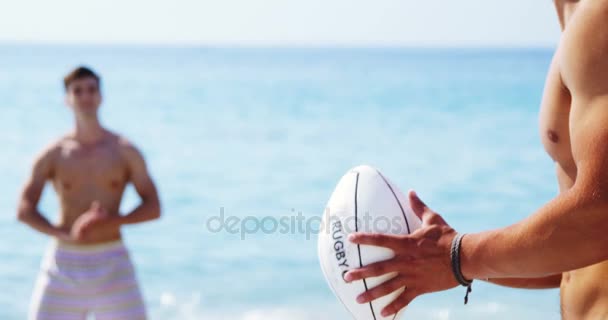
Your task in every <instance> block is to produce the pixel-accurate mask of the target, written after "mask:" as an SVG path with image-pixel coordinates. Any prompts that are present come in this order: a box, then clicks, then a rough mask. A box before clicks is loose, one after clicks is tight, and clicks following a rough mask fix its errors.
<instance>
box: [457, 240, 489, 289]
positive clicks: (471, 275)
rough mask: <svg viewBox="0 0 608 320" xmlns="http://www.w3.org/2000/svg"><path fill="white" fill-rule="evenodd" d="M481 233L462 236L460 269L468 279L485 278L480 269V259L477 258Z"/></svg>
mask: <svg viewBox="0 0 608 320" xmlns="http://www.w3.org/2000/svg"><path fill="white" fill-rule="evenodd" d="M479 238H480V237H479V234H476V233H474V234H467V235H466V236H465V237H464V238H462V242H461V247H460V270H461V272H462V275H463V276H464V277H465V279H467V280H473V279H484V278H485V277H484V276H483V275H481V272H480V270H478V269H479V265H480V264H479V259H478V258H477V246H478V244H479V241H480V240H479Z"/></svg>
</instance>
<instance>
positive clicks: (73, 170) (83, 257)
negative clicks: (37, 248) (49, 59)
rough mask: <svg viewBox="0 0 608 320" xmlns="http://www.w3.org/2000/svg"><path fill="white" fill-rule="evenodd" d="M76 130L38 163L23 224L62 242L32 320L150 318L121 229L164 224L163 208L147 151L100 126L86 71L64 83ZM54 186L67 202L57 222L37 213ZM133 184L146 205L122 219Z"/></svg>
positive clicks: (51, 256) (43, 276) (96, 92)
mask: <svg viewBox="0 0 608 320" xmlns="http://www.w3.org/2000/svg"><path fill="white" fill-rule="evenodd" d="M64 84H65V89H66V99H65V101H66V104H67V105H68V106H69V107H70V108H71V109H72V111H73V112H74V116H75V117H74V118H75V129H74V131H73V132H71V133H69V134H67V135H66V136H64V137H63V138H61V139H59V140H58V141H56V142H54V143H52V144H51V145H50V146H49V147H48V148H46V149H45V150H44V151H43V152H42V153H41V154H40V155H39V156H38V157H37V159H36V160H35V163H34V166H33V170H32V173H31V175H30V177H29V179H28V180H27V182H26V183H25V186H24V188H23V192H22V194H21V199H20V202H19V209H18V219H19V220H20V221H22V222H23V223H26V224H27V225H29V226H30V227H32V228H34V229H36V230H38V231H39V232H42V233H44V234H47V235H49V236H51V237H53V238H54V239H55V241H53V244H52V246H51V247H50V248H49V250H48V251H47V253H46V256H45V258H44V259H43V263H42V268H41V273H40V276H39V278H38V281H37V284H36V289H35V292H34V295H33V298H32V303H31V308H30V319H62V320H64V319H65V320H70V319H83V320H84V319H86V316H87V314H89V313H94V314H95V318H96V319H97V320H104V319H125V320H126V319H145V318H146V312H145V307H144V304H143V300H142V296H141V294H140V291H139V286H138V283H137V280H136V277H135V272H134V268H133V265H132V264H131V261H130V259H129V254H128V251H127V250H126V248H125V246H124V245H123V243H122V241H121V232H120V227H121V226H122V225H124V224H132V223H139V222H144V221H149V220H153V219H157V218H159V216H160V203H159V199H158V196H157V192H156V187H155V186H154V183H153V182H152V179H151V178H150V176H149V175H148V171H147V169H146V164H145V162H144V158H143V157H142V155H141V153H140V152H139V151H138V150H137V149H136V148H135V146H133V145H132V144H131V143H130V142H129V141H127V140H126V139H125V138H123V137H120V136H118V135H116V134H114V133H112V132H110V131H108V130H106V129H104V128H103V127H102V126H101V124H100V123H99V120H98V117H97V111H98V108H99V106H100V104H101V93H100V78H99V77H98V76H97V75H96V74H95V73H94V72H93V71H91V70H89V69H87V68H84V67H81V68H77V69H76V70H74V71H72V72H71V73H70V74H68V75H67V76H66V78H65V79H64ZM47 181H51V182H52V184H53V186H54V188H55V191H56V193H57V195H58V196H59V202H60V204H61V211H60V215H59V221H58V222H57V223H56V224H51V223H50V222H49V221H48V220H47V219H46V218H45V217H44V216H43V215H42V214H41V213H40V212H39V211H38V209H37V206H38V201H39V199H40V196H41V194H42V190H43V188H44V186H45V183H46V182H47ZM128 183H132V184H133V185H134V187H135V189H136V190H137V193H138V194H139V196H140V197H141V200H142V202H141V204H140V205H139V206H138V207H137V208H136V209H135V210H133V211H132V212H131V213H128V214H125V215H121V214H120V213H119V208H120V202H121V199H122V195H123V191H124V190H125V187H126V185H127V184H128Z"/></svg>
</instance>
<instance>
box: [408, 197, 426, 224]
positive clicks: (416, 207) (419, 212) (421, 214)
mask: <svg viewBox="0 0 608 320" xmlns="http://www.w3.org/2000/svg"><path fill="white" fill-rule="evenodd" d="M408 196H409V200H410V206H411V207H412V210H413V211H414V213H415V214H416V216H418V218H419V219H420V220H421V221H424V220H425V216H427V215H429V214H430V213H432V212H431V209H429V207H427V206H426V204H425V203H424V202H422V200H420V198H419V197H418V195H417V194H416V191H414V190H410V192H409V194H408Z"/></svg>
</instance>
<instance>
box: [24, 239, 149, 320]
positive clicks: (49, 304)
mask: <svg viewBox="0 0 608 320" xmlns="http://www.w3.org/2000/svg"><path fill="white" fill-rule="evenodd" d="M90 314H93V315H94V316H95V319H96V320H108V319H113V320H122V319H129V320H136V319H146V310H145V306H144V303H143V299H142V295H141V293H140V290H139V285H138V283H137V279H136V276H135V270H134V268H133V264H132V263H131V259H130V257H129V252H128V251H127V249H126V247H125V246H124V244H123V243H122V241H120V240H119V241H114V242H109V243H103V244H96V245H82V246H80V245H67V244H63V243H57V242H53V243H52V244H51V246H50V247H49V249H48V250H47V252H46V254H45V257H44V258H43V261H42V266H41V271H40V275H39V276H38V280H37V282H36V287H35V289H34V294H33V297H32V302H31V306H30V315H29V319H31V320H72V319H74V320H76V319H78V320H84V319H86V318H87V316H88V315H90Z"/></svg>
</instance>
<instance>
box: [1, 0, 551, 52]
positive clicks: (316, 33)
mask: <svg viewBox="0 0 608 320" xmlns="http://www.w3.org/2000/svg"><path fill="white" fill-rule="evenodd" d="M0 3H1V4H2V5H1V6H0V7H1V8H2V9H1V10H0V43H75V44H154V45H220V46H364V47H365V46H421V47H552V46H555V44H556V43H557V39H558V38H559V33H560V31H559V25H558V22H557V18H556V15H555V10H554V8H553V1H551V0H458V1H453V0H102V1H99V0H52V1H49V0H0Z"/></svg>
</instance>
